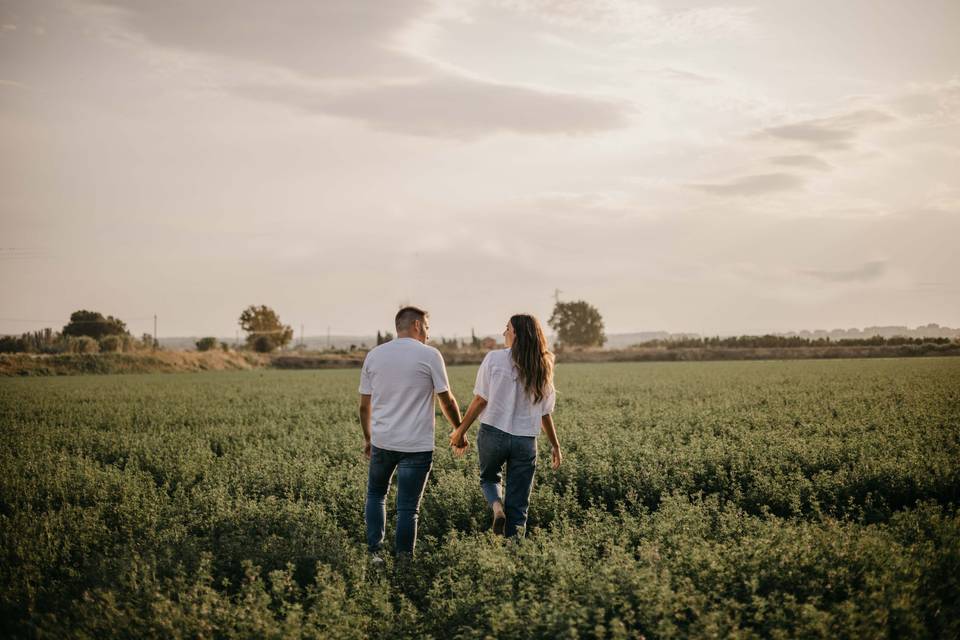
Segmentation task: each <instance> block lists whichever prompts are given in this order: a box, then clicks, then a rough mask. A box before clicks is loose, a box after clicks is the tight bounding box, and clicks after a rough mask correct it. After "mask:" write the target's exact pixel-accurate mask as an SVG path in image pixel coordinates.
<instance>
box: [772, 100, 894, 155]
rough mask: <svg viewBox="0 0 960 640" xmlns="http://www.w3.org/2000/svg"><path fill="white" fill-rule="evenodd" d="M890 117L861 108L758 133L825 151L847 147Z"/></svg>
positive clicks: (887, 120) (890, 117)
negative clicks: (862, 133)
mask: <svg viewBox="0 0 960 640" xmlns="http://www.w3.org/2000/svg"><path fill="white" fill-rule="evenodd" d="M893 120H895V118H894V117H893V116H891V115H889V114H888V113H885V112H883V111H879V110H877V109H861V110H858V111H852V112H849V113H843V114H840V115H837V116H832V117H829V118H817V119H812V120H801V121H799V122H793V123H790V124H785V125H779V126H774V127H767V128H766V129H764V130H763V131H761V132H760V135H761V136H768V137H773V138H779V139H782V140H791V141H796V142H803V143H807V144H810V145H812V146H815V147H818V148H820V149H824V150H837V149H847V148H849V147H850V146H851V143H852V142H853V140H855V139H856V137H857V136H858V135H859V134H860V132H861V131H862V130H863V129H865V128H867V127H870V126H873V125H879V124H885V123H887V122H892V121H893Z"/></svg>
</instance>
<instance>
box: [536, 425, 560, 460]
mask: <svg viewBox="0 0 960 640" xmlns="http://www.w3.org/2000/svg"><path fill="white" fill-rule="evenodd" d="M540 428H542V429H543V431H544V433H546V434H547V438H548V439H549V440H550V447H551V448H552V449H553V455H552V457H553V468H554V469H556V468H558V467H559V466H560V464H561V463H562V462H563V453H561V451H560V440H559V439H557V427H556V426H555V425H554V424H553V416H551V415H545V416H543V417H542V418H541V419H540Z"/></svg>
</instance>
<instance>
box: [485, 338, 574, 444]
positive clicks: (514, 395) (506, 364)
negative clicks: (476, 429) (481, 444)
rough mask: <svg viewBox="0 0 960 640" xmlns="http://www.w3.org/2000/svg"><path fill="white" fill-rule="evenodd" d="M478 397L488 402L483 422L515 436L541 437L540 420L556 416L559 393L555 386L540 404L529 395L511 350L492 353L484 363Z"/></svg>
mask: <svg viewBox="0 0 960 640" xmlns="http://www.w3.org/2000/svg"><path fill="white" fill-rule="evenodd" d="M473 393H474V395H478V396H480V397H481V398H483V399H484V400H486V401H487V406H486V408H484V410H483V413H481V414H480V422H482V423H484V424H488V425H490V426H491V427H496V428H497V429H500V430H501V431H506V432H507V433H509V434H512V435H515V436H537V435H539V434H540V419H541V418H542V417H543V416H546V415H550V414H551V413H553V410H554V408H555V407H556V404H557V393H556V391H555V390H554V389H553V387H551V388H550V389H549V390H548V392H547V395H545V396H544V398H543V400H541V401H540V402H534V401H533V398H531V397H530V396H529V395H527V392H526V390H525V389H524V388H523V383H522V382H521V381H520V374H519V372H518V371H517V368H516V367H515V366H514V365H513V359H512V358H511V357H510V349H500V350H497V351H491V352H490V353H488V354H487V356H486V357H485V358H484V359H483V362H482V363H481V364H480V370H479V371H477V383H476V385H475V386H474V388H473Z"/></svg>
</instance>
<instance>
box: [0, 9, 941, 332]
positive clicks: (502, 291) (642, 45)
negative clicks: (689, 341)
mask: <svg viewBox="0 0 960 640" xmlns="http://www.w3.org/2000/svg"><path fill="white" fill-rule="evenodd" d="M958 26H960V3H958V2H956V1H955V0H920V1H917V0H883V1H881V2H878V1H876V0H838V2H832V3H817V2H814V3H811V2H802V1H793V0H791V1H784V0H774V1H764V2H739V3H737V2H734V3H729V4H718V3H710V2H699V1H693V2H691V1H677V2H659V3H657V2H649V3H648V2H639V1H630V0H442V1H441V0H438V1H437V2H430V1H428V0H391V1H390V2H383V1H380V0H376V1H374V0H323V1H320V2H316V1H313V0H310V1H308V0H291V1H284V2H276V3H262V2H253V1H248V0H242V1H241V0H202V1H193V0H165V1H163V2H155V1H149V0H142V1H123V0H102V1H92V0H91V1H89V2H88V1H81V0H75V1H70V2H67V1H57V0H40V1H37V0H18V1H10V0H0V145H2V146H0V149H2V152H0V301H2V302H0V333H14V332H20V331H25V330H27V329H35V328H39V327H40V326H53V327H54V328H59V327H60V326H62V325H63V324H65V322H66V320H67V317H68V316H69V314H70V312H71V311H73V310H76V309H80V308H87V309H95V310H98V311H101V312H103V313H105V314H112V315H116V316H118V317H120V318H124V319H127V320H128V325H129V326H130V328H131V329H132V330H133V331H134V332H136V333H139V332H143V331H148V330H150V329H151V327H152V320H151V319H150V318H151V316H152V315H153V314H154V313H156V314H157V315H158V316H159V319H160V334H161V335H206V334H210V335H221V336H228V335H233V333H234V330H235V328H236V321H237V317H238V316H239V314H240V311H241V310H242V309H243V308H244V307H245V306H247V305H249V304H268V305H270V306H272V307H273V308H274V309H276V310H277V311H278V313H279V314H280V316H281V318H282V319H283V320H284V321H285V322H288V323H290V324H292V325H294V326H295V327H297V329H298V330H299V325H300V324H304V325H305V329H306V333H307V334H308V335H310V334H322V333H323V332H325V331H326V328H327V327H328V326H330V327H332V330H333V332H334V333H372V332H374V331H376V330H377V329H386V328H389V327H390V324H391V321H392V316H393V313H394V312H395V310H396V309H397V306H398V305H399V304H400V303H413V304H418V305H421V306H423V307H425V308H427V309H429V310H430V312H431V317H432V321H431V325H432V329H433V333H434V334H436V335H454V334H458V335H461V336H462V335H465V334H468V333H469V332H470V329H471V327H475V328H476V329H477V331H478V332H480V333H494V332H499V330H500V328H501V327H502V325H503V324H504V322H505V320H506V318H507V317H508V316H509V315H510V314H511V313H514V312H518V311H528V312H532V313H534V314H537V315H539V316H540V317H541V318H542V319H546V317H547V316H549V313H550V309H551V307H552V304H553V295H554V290H555V289H560V290H561V294H560V297H561V299H567V300H572V299H585V300H587V301H589V302H591V303H592V304H594V305H595V306H597V307H598V308H599V309H600V311H601V313H602V314H603V317H604V319H605V322H606V325H607V330H608V332H610V333H616V332H626V331H641V330H658V329H663V330H669V331H690V332H698V333H704V334H710V333H758V332H767V331H788V330H793V329H804V328H806V329H813V328H825V329H832V328H838V327H862V326H866V325H874V324H907V325H910V326H913V325H916V324H921V323H927V322H939V323H941V324H946V325H950V326H958V325H960V250H958V238H960V37H957V36H958Z"/></svg>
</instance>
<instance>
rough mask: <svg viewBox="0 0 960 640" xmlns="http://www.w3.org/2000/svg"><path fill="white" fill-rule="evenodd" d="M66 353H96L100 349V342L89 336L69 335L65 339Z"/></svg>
mask: <svg viewBox="0 0 960 640" xmlns="http://www.w3.org/2000/svg"><path fill="white" fill-rule="evenodd" d="M65 346H66V349H65V351H66V352H67V353H97V352H99V351H100V343H99V342H97V341H96V340H94V339H93V338H91V337H90V336H70V337H68V338H67V341H66V345H65Z"/></svg>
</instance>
